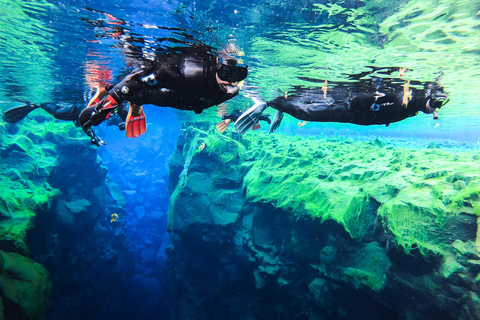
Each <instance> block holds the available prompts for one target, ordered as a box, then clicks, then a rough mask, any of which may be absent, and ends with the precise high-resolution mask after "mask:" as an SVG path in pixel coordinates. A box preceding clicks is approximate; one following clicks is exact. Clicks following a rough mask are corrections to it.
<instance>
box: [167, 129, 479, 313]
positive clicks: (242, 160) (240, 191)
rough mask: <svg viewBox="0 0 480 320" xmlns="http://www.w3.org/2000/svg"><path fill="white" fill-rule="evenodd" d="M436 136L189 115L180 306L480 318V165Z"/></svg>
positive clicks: (173, 273)
mask: <svg viewBox="0 0 480 320" xmlns="http://www.w3.org/2000/svg"><path fill="white" fill-rule="evenodd" d="M203 143H205V147H204V148H202V149H201V150H200V149H199V146H201V145H202V144H203ZM432 147H434V148H433V149H428V150H425V149H423V150H419V149H406V148H404V147H395V146H394V145H390V144H387V143H386V142H384V141H381V140H378V141H372V142H368V141H367V142H364V141H351V140H342V139H338V138H337V139H330V138H319V139H311V138H299V137H295V138H293V137H285V136H282V135H275V136H271V135H265V134H262V133H257V132H256V133H255V134H254V135H253V134H252V135H250V134H247V135H244V136H238V135H236V134H232V133H229V132H228V131H227V132H225V133H224V134H223V135H221V134H219V133H217V132H215V131H214V130H211V129H199V128H195V127H193V126H189V127H183V128H182V130H181V133H180V136H179V138H178V141H177V147H176V151H175V153H174V155H173V156H172V158H171V162H170V176H169V182H168V184H169V190H170V192H171V199H170V201H171V202H170V209H169V211H168V220H169V224H168V230H169V232H170V233H171V239H172V249H170V250H168V259H167V263H168V266H169V268H167V272H168V273H169V275H170V276H168V277H167V283H166V287H167V288H168V289H167V292H168V294H167V295H168V296H169V299H170V301H175V303H172V304H171V308H172V310H171V312H172V314H175V315H176V317H177V318H192V319H202V318H204V317H206V315H209V316H208V318H211V319H219V318H218V317H216V316H215V315H213V314H212V313H211V311H208V310H215V311H214V314H221V315H223V317H224V318H229V319H244V318H242V316H241V315H239V314H238V312H235V311H234V310H249V314H250V315H251V317H253V318H259V319H260V318H262V319H267V318H271V319H292V315H298V317H296V318H298V319H305V318H310V319H324V318H329V319H399V320H400V319H402V320H409V319H440V318H441V319H462V320H467V319H473V318H479V317H480V313H479V309H480V308H478V307H474V306H475V303H476V301H478V296H477V292H479V290H480V288H479V287H478V284H477V281H476V279H477V278H478V274H479V273H480V259H479V255H478V248H480V245H479V243H480V240H479V239H480V236H478V235H479V234H480V231H479V229H480V228H479V227H478V218H477V216H478V214H480V211H478V210H479V209H478V208H480V199H479V196H480V176H479V175H477V174H476V172H480V163H478V162H475V161H474V160H472V156H471V154H470V153H469V152H466V151H465V152H464V151H462V152H455V153H450V152H448V151H444V150H446V149H442V150H438V147H440V146H437V145H432ZM319 152H320V153H319ZM319 155H320V156H319ZM234 266H235V267H234ZM178 287H181V288H185V291H183V290H182V292H179V291H178V290H175V288H178ZM192 297H195V298H192ZM298 297H303V298H302V299H298ZM192 299H193V300H194V301H195V302H193V301H192ZM412 299H414V300H415V301H421V303H417V304H412V303H411V301H412ZM212 301H215V304H212ZM267 305H268V306H272V308H266V307H265V306H267ZM432 310H434V311H432ZM242 314H243V313H242ZM307 315H308V316H307ZM293 318H295V317H293Z"/></svg>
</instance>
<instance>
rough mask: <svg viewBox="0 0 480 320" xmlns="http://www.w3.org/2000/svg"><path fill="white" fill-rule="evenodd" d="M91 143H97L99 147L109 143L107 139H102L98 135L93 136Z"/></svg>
mask: <svg viewBox="0 0 480 320" xmlns="http://www.w3.org/2000/svg"><path fill="white" fill-rule="evenodd" d="M90 143H91V144H94V145H96V146H97V147H100V146H104V145H106V144H107V143H106V142H105V141H103V140H102V139H100V137H98V136H95V137H94V138H92V140H90Z"/></svg>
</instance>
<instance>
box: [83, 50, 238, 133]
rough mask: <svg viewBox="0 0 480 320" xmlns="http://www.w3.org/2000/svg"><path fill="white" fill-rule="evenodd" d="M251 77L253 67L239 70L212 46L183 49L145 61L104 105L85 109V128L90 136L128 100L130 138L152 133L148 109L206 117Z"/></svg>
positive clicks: (102, 103)
mask: <svg viewBox="0 0 480 320" xmlns="http://www.w3.org/2000/svg"><path fill="white" fill-rule="evenodd" d="M247 73H248V69H247V66H239V65H237V61H236V59H235V58H234V57H232V56H224V57H220V58H219V57H217V55H216V54H213V53H212V52H211V50H210V49H209V48H208V47H206V46H203V45H192V46H190V47H185V48H177V51H174V52H172V53H169V54H164V55H159V56H156V57H155V59H154V60H153V61H149V60H145V61H144V62H143V65H142V66H141V67H140V68H138V69H136V70H135V71H133V73H131V74H130V75H128V76H127V77H126V78H125V79H123V80H122V81H121V82H120V83H118V84H117V85H115V86H114V87H113V88H112V89H111V90H109V91H108V94H107V95H106V96H105V97H104V98H103V99H101V101H99V102H98V103H94V104H91V105H89V106H88V107H87V108H85V110H83V111H82V113H81V114H80V116H79V123H80V125H81V126H82V128H83V130H84V131H85V132H87V131H88V129H89V128H90V127H91V126H93V125H99V124H100V123H101V122H102V121H103V120H105V118H106V117H107V115H108V114H109V113H110V112H111V111H114V110H115V109H116V108H117V107H118V105H119V104H120V103H121V102H122V101H128V102H130V110H129V114H128V116H127V119H126V133H127V137H138V136H139V135H141V134H143V133H145V132H146V121H145V114H144V113H143V107H142V105H143V104H153V105H156V106H163V107H173V108H176V109H181V110H192V111H194V112H195V113H201V112H202V111H203V110H205V109H207V108H210V107H212V106H214V105H218V104H220V103H222V102H224V101H226V100H229V99H231V98H233V97H235V96H236V95H237V94H238V91H239V89H240V87H241V81H242V80H244V79H245V78H246V77H247ZM87 133H88V132H87Z"/></svg>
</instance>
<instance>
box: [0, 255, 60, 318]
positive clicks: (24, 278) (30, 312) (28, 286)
mask: <svg viewBox="0 0 480 320" xmlns="http://www.w3.org/2000/svg"><path fill="white" fill-rule="evenodd" d="M0 271H1V273H0V290H1V293H2V294H1V300H2V306H3V308H2V309H3V310H1V316H2V318H3V319H45V305H46V303H47V300H48V299H49V298H50V287H51V282H50V275H49V274H48V272H47V270H45V268H44V267H43V266H41V265H40V264H38V263H36V262H34V261H32V260H31V259H29V258H25V257H23V256H21V255H19V254H16V253H7V252H2V251H0Z"/></svg>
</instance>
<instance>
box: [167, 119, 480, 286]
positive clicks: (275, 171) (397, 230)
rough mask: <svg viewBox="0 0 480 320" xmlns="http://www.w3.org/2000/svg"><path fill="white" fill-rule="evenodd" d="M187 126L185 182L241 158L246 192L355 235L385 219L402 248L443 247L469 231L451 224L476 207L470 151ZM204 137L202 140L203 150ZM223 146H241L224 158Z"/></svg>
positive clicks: (477, 171) (477, 164) (478, 180)
mask: <svg viewBox="0 0 480 320" xmlns="http://www.w3.org/2000/svg"><path fill="white" fill-rule="evenodd" d="M187 132H188V133H187V135H189V134H190V135H194V136H193V137H189V138H188V140H190V139H191V141H192V143H191V144H190V143H186V144H185V145H184V146H183V148H185V150H184V151H183V157H185V158H187V159H190V165H186V164H185V165H184V167H183V170H184V171H183V173H185V175H184V176H183V183H186V184H188V183H189V182H188V180H189V178H188V176H189V174H188V172H187V171H188V170H192V168H194V169H193V170H194V171H201V170H204V171H203V172H206V171H205V168H203V169H202V168H201V167H202V166H209V163H211V164H212V165H211V166H215V168H209V169H208V170H210V171H208V172H211V177H212V179H217V178H219V177H221V176H226V177H228V176H229V175H230V174H232V172H235V174H236V175H238V174H239V172H238V170H236V167H238V166H241V167H242V169H241V170H242V175H243V176H241V177H236V178H235V179H236V181H238V180H239V179H240V181H241V182H242V183H243V188H244V192H245V195H246V198H247V200H249V201H251V202H263V203H269V204H271V205H273V206H275V207H277V208H281V209H283V210H285V211H288V212H291V213H292V214H294V215H300V216H302V215H303V216H309V217H312V218H314V219H320V220H321V221H326V220H334V221H336V222H338V223H339V224H340V225H342V226H343V227H344V229H345V230H346V231H347V232H348V233H349V234H350V235H351V236H352V238H357V239H362V238H364V237H366V236H368V235H371V234H372V232H373V231H374V228H375V225H376V223H377V222H381V224H382V225H383V228H384V232H385V235H386V236H387V237H388V238H389V239H390V241H393V243H396V244H397V245H398V246H400V247H401V248H403V249H404V250H405V252H407V253H408V252H411V251H412V250H419V252H421V253H422V254H424V255H428V254H430V253H434V254H440V255H446V254H447V253H448V252H452V250H454V249H452V243H453V242H454V241H455V240H456V239H457V238H455V237H465V236H466V235H463V234H456V233H455V232H463V231H459V230H455V231H453V230H452V229H449V228H451V226H452V225H456V224H457V223H459V221H461V220H462V218H461V217H462V216H464V215H472V214H478V210H479V209H478V208H479V188H478V186H479V184H480V161H478V160H475V158H473V157H472V153H471V152H469V151H458V150H457V151H444V150H441V149H438V148H437V149H435V148H433V149H409V148H406V147H402V146H400V147H396V146H391V145H389V144H388V143H387V142H386V141H382V140H378V139H376V140H372V141H368V140H366V141H361V140H348V139H340V138H327V137H322V138H317V139H313V138H299V137H287V136H282V135H275V136H273V135H266V134H263V133H256V134H255V135H245V136H243V137H239V136H237V135H236V134H228V133H227V134H224V135H220V134H218V133H216V132H215V133H214V132H212V131H203V130H198V129H195V128H188V129H187ZM202 143H205V148H204V149H202V150H199V149H198V147H199V146H200V145H201V144H202ZM222 152H230V153H235V152H236V153H237V154H236V155H235V157H234V156H233V154H230V155H228V156H227V157H226V158H222V156H221V155H220V154H218V153H222ZM202 157H205V158H202ZM208 157H211V158H210V160H208ZM224 160H225V161H226V162H223V161H224ZM186 162H188V161H186ZM213 163H214V164H213ZM193 177H194V175H193V174H192V176H191V178H192V179H193ZM192 181H193V180H192ZM459 181H461V183H460V182H459ZM196 183H197V184H199V183H201V181H198V182H196ZM193 189H195V188H193ZM193 189H191V190H193ZM180 190H181V189H180V188H178V189H177V190H176V191H175V192H180ZM189 190H190V189H189ZM212 190H214V189H212ZM190 195H191V196H192V194H190ZM176 196H178V194H174V195H173V196H172V199H175V197H176ZM204 196H207V195H206V194H205V195H204ZM216 196H219V194H216ZM171 201H173V202H174V200H171ZM173 202H172V203H173ZM172 216H173V215H169V218H171V217H172ZM470 237H471V235H470ZM471 240H472V241H473V240H475V236H473V239H471ZM350 271H351V273H352V276H353V273H355V275H356V276H358V277H359V278H362V277H363V276H362V275H361V271H358V272H357V271H355V270H350ZM364 276H365V275H364ZM365 277H366V276H365ZM367 278H368V277H367ZM365 281H366V280H365ZM373 287H374V288H377V287H376V286H373ZM374 290H375V289H374Z"/></svg>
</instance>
